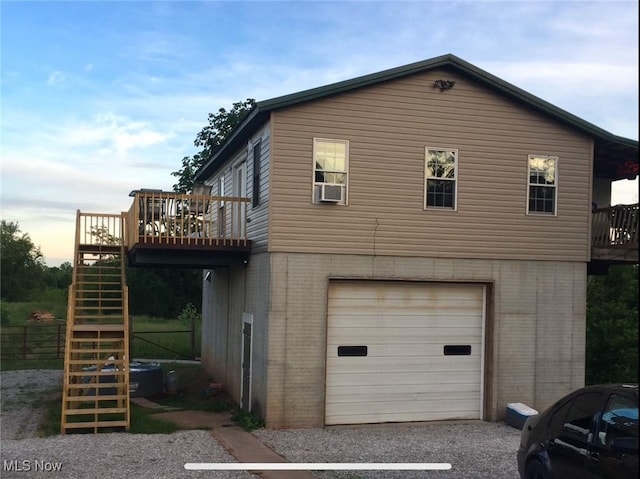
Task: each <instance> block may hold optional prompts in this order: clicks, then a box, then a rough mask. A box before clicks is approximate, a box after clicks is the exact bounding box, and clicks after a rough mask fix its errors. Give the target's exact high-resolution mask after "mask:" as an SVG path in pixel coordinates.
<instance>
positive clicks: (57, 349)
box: [56, 324, 62, 359]
mask: <svg viewBox="0 0 640 479" xmlns="http://www.w3.org/2000/svg"><path fill="white" fill-rule="evenodd" d="M61 331H62V324H58V340H57V341H56V359H60V339H61V337H62V334H61Z"/></svg>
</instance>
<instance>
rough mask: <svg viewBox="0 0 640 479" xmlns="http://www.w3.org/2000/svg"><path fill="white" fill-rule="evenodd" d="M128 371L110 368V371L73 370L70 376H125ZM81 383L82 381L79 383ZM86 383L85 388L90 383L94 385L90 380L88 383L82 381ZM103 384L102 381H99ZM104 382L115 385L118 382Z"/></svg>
mask: <svg viewBox="0 0 640 479" xmlns="http://www.w3.org/2000/svg"><path fill="white" fill-rule="evenodd" d="M126 373H127V371H124V370H114V369H112V370H110V371H71V372H69V378H70V379H72V378H86V377H91V376H123V377H124V376H125V374H126ZM78 384H80V383H78ZM82 384H84V386H83V387H84V388H88V387H89V385H91V387H93V384H92V383H90V382H87V383H82ZM99 384H102V383H99ZM104 384H110V385H112V387H113V384H116V383H104Z"/></svg>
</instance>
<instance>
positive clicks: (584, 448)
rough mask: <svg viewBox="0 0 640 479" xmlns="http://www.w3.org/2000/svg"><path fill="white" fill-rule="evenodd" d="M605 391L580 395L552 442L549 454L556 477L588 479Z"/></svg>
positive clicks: (548, 448) (549, 444) (548, 450)
mask: <svg viewBox="0 0 640 479" xmlns="http://www.w3.org/2000/svg"><path fill="white" fill-rule="evenodd" d="M602 402H603V393H602V391H590V392H585V393H582V394H579V395H577V396H576V397H575V398H574V399H573V401H572V402H571V405H570V407H569V411H568V412H567V415H566V417H565V419H564V421H563V423H562V426H561V427H560V428H559V429H558V430H557V433H556V434H555V435H554V436H553V437H550V438H549V439H548V442H547V453H548V455H549V461H550V463H551V469H552V471H553V476H554V477H558V478H573V477H575V478H578V477H579V478H586V477H588V476H587V475H586V474H585V471H586V461H587V454H588V452H589V442H590V440H591V438H592V434H593V430H594V419H595V417H596V415H597V414H598V413H599V412H600V411H601V409H602Z"/></svg>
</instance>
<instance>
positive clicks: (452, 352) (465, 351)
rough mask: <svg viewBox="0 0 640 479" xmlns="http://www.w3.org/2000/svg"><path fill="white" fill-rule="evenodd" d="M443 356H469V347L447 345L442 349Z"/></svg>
mask: <svg viewBox="0 0 640 479" xmlns="http://www.w3.org/2000/svg"><path fill="white" fill-rule="evenodd" d="M444 355H445V356H471V346H470V345H459V344H456V345H447V346H445V347H444Z"/></svg>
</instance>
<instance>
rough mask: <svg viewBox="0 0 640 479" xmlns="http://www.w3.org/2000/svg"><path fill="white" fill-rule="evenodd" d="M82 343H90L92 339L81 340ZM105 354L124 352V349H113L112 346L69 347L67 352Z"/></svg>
mask: <svg viewBox="0 0 640 479" xmlns="http://www.w3.org/2000/svg"><path fill="white" fill-rule="evenodd" d="M82 342H83V343H87V344H88V343H90V342H92V341H82ZM100 353H102V354H105V353H117V354H124V349H121V350H119V351H117V350H116V351H114V348H111V349H109V348H102V349H100V348H93V347H91V348H71V349H69V354H100Z"/></svg>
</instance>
